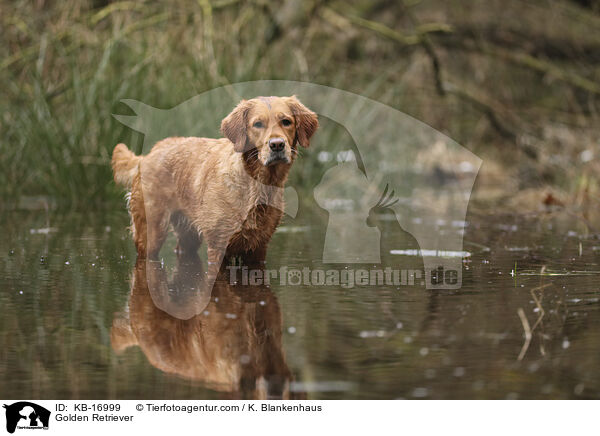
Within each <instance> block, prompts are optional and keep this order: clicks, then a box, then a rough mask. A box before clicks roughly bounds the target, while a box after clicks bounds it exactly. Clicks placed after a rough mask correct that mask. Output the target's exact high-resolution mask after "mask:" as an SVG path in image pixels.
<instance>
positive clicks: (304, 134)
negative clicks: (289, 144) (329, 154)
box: [287, 95, 319, 148]
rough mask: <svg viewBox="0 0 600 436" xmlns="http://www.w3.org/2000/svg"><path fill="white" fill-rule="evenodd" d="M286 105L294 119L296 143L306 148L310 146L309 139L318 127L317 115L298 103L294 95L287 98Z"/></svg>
mask: <svg viewBox="0 0 600 436" xmlns="http://www.w3.org/2000/svg"><path fill="white" fill-rule="evenodd" d="M287 104H288V106H289V108H290V109H291V110H292V113H293V114H294V118H295V119H296V141H297V142H298V144H300V145H301V146H302V147H305V148H306V147H308V146H309V145H310V138H311V137H312V135H313V134H314V133H315V132H316V130H317V128H318V127H319V120H318V119H317V114H316V113H314V112H313V111H311V110H310V109H309V108H307V107H306V106H304V105H303V104H302V103H300V100H298V99H297V98H296V96H295V95H292V96H291V97H288V98H287Z"/></svg>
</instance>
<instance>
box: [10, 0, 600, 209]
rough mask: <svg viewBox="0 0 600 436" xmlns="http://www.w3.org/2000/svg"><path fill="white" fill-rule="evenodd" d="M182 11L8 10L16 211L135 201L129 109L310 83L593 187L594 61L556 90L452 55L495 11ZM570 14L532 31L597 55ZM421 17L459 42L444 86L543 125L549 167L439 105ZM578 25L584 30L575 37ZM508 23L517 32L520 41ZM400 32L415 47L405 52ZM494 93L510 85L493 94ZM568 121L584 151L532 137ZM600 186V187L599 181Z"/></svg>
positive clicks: (260, 6) (353, 7)
mask: <svg viewBox="0 0 600 436" xmlns="http://www.w3.org/2000/svg"><path fill="white" fill-rule="evenodd" d="M169 4H170V6H169V7H168V8H167V7H166V6H165V5H164V4H161V3H159V2H155V1H144V2H130V1H118V2H108V1H105V0H94V1H92V0H90V1H75V0H65V1H63V2H37V3H36V2H29V1H25V0H20V1H16V2H8V1H6V0H0V7H1V9H2V10H3V12H4V13H3V14H2V18H1V20H2V21H1V26H2V30H3V31H2V36H0V41H1V45H0V82H1V83H2V84H3V86H2V87H3V93H2V98H1V99H0V111H1V113H2V116H1V118H0V126H1V132H2V134H1V136H0V207H1V208H9V209H10V208H13V207H14V206H15V205H18V204H19V203H20V202H21V201H22V199H23V198H24V197H27V196H46V197H48V198H50V199H52V202H53V203H56V204H58V205H59V206H61V207H73V208H90V207H93V208H101V207H103V206H105V205H107V204H109V205H110V204H111V203H113V202H115V201H120V198H121V193H120V190H119V189H118V188H116V187H115V186H114V184H113V183H112V181H111V180H112V178H111V171H110V166H109V160H110V154H111V151H112V148H113V147H114V145H115V144H116V143H118V142H126V143H127V144H128V145H129V146H131V147H133V148H134V149H137V150H139V149H141V143H142V141H143V137H142V136H141V135H140V134H139V133H136V132H133V131H131V130H130V129H128V128H126V127H124V126H123V125H121V124H120V123H119V122H118V121H117V120H115V119H114V118H113V117H112V114H113V113H116V114H126V115H127V114H132V112H131V110H130V109H129V108H128V107H127V106H125V105H124V104H121V103H119V101H120V100H121V99H136V100H140V101H143V102H144V103H146V104H149V105H152V106H155V107H159V108H170V107H173V106H175V105H177V104H179V103H181V102H183V101H185V100H187V99H189V98H191V97H193V96H195V95H198V94H199V93H201V92H203V91H207V90H209V89H213V88H215V87H218V86H223V85H226V84H228V83H235V82H241V81H249V80H261V79H285V80H298V81H309V82H313V83H318V84H324V85H328V86H333V87H337V88H340V89H344V90H348V91H351V92H355V93H358V94H361V95H364V96H367V97H371V98H374V99H377V100H379V101H382V102H384V103H386V104H389V105H391V106H393V107H396V108H398V109H400V110H402V111H404V112H407V113H409V114H411V115H413V116H415V117H417V118H419V119H422V120H424V121H425V122H427V123H428V124H430V125H432V127H434V128H436V129H438V130H440V131H442V132H443V133H446V134H447V135H449V136H450V137H452V138H454V139H456V140H457V141H458V142H459V143H461V144H464V145H465V146H467V147H468V148H470V149H472V150H473V151H475V152H476V153H478V154H480V155H483V156H484V157H487V158H488V159H494V160H498V161H500V162H503V163H504V164H506V168H507V171H508V169H510V168H514V174H515V177H520V174H523V173H527V171H529V172H530V173H528V174H531V172H532V171H533V174H535V176H534V177H533V179H535V180H542V181H547V180H546V179H547V177H546V176H547V173H548V172H550V173H553V174H556V176H555V177H554V176H553V177H550V183H557V184H559V185H561V186H563V187H565V188H566V189H571V188H573V189H577V186H571V185H576V182H574V181H573V180H574V178H572V177H570V174H571V173H570V172H569V171H573V172H574V173H576V174H579V170H580V166H578V163H577V159H576V157H577V155H578V153H579V151H580V150H581V149H587V148H589V147H591V145H593V144H594V136H593V131H594V130H593V129H594V126H595V125H597V120H596V118H597V116H596V115H595V113H596V112H594V111H593V110H588V108H589V107H592V108H593V107H596V106H595V105H597V103H598V100H597V96H593V95H592V96H588V95H582V94H581V93H582V92H583V91H582V90H581V89H577V86H576V85H577V83H580V82H581V80H583V79H582V77H583V75H586V74H587V77H588V79H586V80H589V79H592V78H594V77H598V76H597V74H598V69H597V67H596V65H595V64H593V63H592V64H589V65H588V64H586V63H585V62H583V61H587V59H585V58H584V59H581V61H582V62H580V63H582V65H583V66H582V72H577V71H575V69H576V67H577V68H578V67H579V64H578V63H576V62H570V61H569V60H566V61H564V60H563V61H561V62H562V63H561V64H557V65H559V66H560V67H563V66H566V68H568V69H569V71H570V73H569V75H564V77H567V79H569V78H571V77H576V79H577V80H576V81H575V85H573V84H572V83H568V81H567V82H565V80H564V77H563V78H562V79H561V77H560V75H558V76H559V77H558V79H559V80H558V82H556V81H555V82H552V86H551V87H549V86H548V85H547V84H546V83H544V82H543V81H541V80H540V72H539V71H535V70H532V69H529V70H528V69H527V66H523V65H513V64H511V63H510V62H506V61H505V60H502V59H493V58H492V59H491V58H490V55H489V54H488V53H484V54H481V53H474V52H470V51H469V50H466V51H464V50H463V49H462V48H460V44H459V48H456V47H454V46H452V44H450V45H448V46H447V45H446V43H447V42H448V41H452V40H451V39H448V38H451V35H450V36H448V32H447V30H448V29H450V30H451V31H452V32H454V31H455V30H460V29H461V26H464V27H465V28H470V26H471V27H472V25H474V24H477V25H481V26H486V25H488V24H490V23H491V24H494V23H495V21H494V20H495V18H494V16H495V15H494V8H493V7H489V6H485V5H480V4H478V3H477V2H475V3H474V4H473V5H472V7H473V8H478V10H479V11H480V12H482V11H483V12H486V11H487V9H488V8H489V12H488V13H487V15H486V14H484V19H482V20H480V21H477V22H475V23H474V22H473V21H472V20H474V18H473V17H471V16H469V15H466V14H465V15H458V16H457V13H456V10H457V9H453V8H452V6H451V4H445V3H439V4H436V3H435V2H433V3H427V4H420V3H419V2H410V6H408V9H404V8H399V7H393V6H390V5H388V4H386V3H385V2H374V3H372V2H365V1H359V0H357V1H354V2H352V4H350V5H348V4H346V6H345V7H344V8H342V7H341V6H342V3H339V4H337V3H336V2H326V3H325V2H314V3H310V2H307V3H301V2H298V5H300V4H301V5H302V6H296V7H294V6H293V4H292V2H285V3H284V4H283V5H273V4H270V3H267V2H262V1H236V0H221V1H209V0H198V1H197V2H193V1H187V0H176V1H174V2H171V3H169ZM567 5H568V6H567ZM313 6H314V7H313ZM498 7H501V8H508V9H510V13H518V12H519V11H521V9H522V11H521V12H522V13H523V14H526V17H525V18H527V19H534V18H539V20H538V21H540V22H542V21H544V16H545V15H544V14H545V13H546V12H544V9H543V8H539V7H531V8H521V5H520V4H519V3H518V2H517V3H514V4H512V3H511V5H510V7H506V6H498ZM520 8H521V9H520ZM561 8H562V9H561ZM561 8H558V9H557V11H554V14H555V15H553V16H558V17H559V18H555V19H557V20H559V21H560V24H561V25H562V26H563V27H564V26H566V27H567V28H568V29H569V30H568V32H567V31H564V32H563V33H559V30H560V29H561V28H562V27H557V29H558V30H557V33H556V35H553V34H551V35H548V34H547V33H548V32H549V31H548V30H547V29H546V28H545V27H540V29H532V30H531V31H532V32H533V33H534V34H535V35H536V37H537V38H539V39H540V41H544V38H546V39H547V40H548V41H550V42H552V41H553V38H558V37H564V38H566V40H567V41H571V40H573V41H578V42H581V44H582V45H592V44H594V43H596V42H597V41H596V40H597V39H598V38H596V37H595V36H593V32H587V31H586V29H588V28H592V27H594V26H595V24H597V23H598V22H599V21H598V19H597V17H596V16H595V15H594V14H592V13H589V14H584V15H585V18H586V19H585V20H578V18H577V17H579V18H580V17H581V16H582V14H581V11H580V10H579V9H573V6H570V4H569V3H568V2H565V3H564V4H563V5H562V6H561ZM407 10H411V11H412V12H411V15H408V14H406V13H405V12H406V11H407ZM344 11H347V12H348V13H349V14H350V15H348V17H356V16H359V15H360V16H361V17H363V18H364V20H368V21H364V20H363V21H361V20H357V19H355V18H352V19H349V18H348V17H344V14H343V12H344ZM564 11H567V12H568V13H566V12H564ZM574 11H575V12H577V13H576V14H575V12H574ZM561 14H562V15H561ZM409 16H413V20H414V16H416V17H417V19H418V20H419V22H420V23H422V24H427V23H431V22H433V24H434V25H435V24H436V23H435V22H434V21H435V20H440V22H441V24H442V26H441V28H443V29H446V30H444V32H442V33H443V35H441V36H438V35H437V34H432V37H431V40H432V41H433V42H434V44H436V50H437V52H438V55H439V56H440V58H441V62H442V65H443V68H444V78H445V79H446V80H450V81H452V82H453V83H454V84H459V85H464V86H469V87H472V88H474V89H475V90H476V91H478V92H471V91H470V92H469V95H472V96H476V97H477V98H479V97H481V99H482V101H484V102H486V104H488V103H489V104H490V105H491V106H490V107H491V108H492V109H494V110H495V109H498V113H499V114H500V118H501V119H502V120H503V121H504V118H506V119H507V120H512V119H514V118H519V117H521V121H523V120H525V121H526V122H527V123H530V125H524V124H517V125H516V127H515V128H516V129H517V133H518V135H519V138H521V135H529V136H528V137H531V138H533V139H530V141H534V142H535V147H537V148H538V150H542V153H541V156H542V157H540V158H539V161H531V160H527V159H525V162H523V156H522V154H521V153H520V152H519V151H518V148H517V149H515V148H514V144H510V140H507V139H506V138H503V137H502V135H499V134H498V132H497V131H495V130H494V126H493V125H492V124H491V123H490V122H488V121H487V120H486V109H485V108H484V109H483V110H482V109H481V106H478V105H477V104H475V105H474V104H472V102H471V101H465V100H464V99H462V100H461V98H459V94H456V95H453V94H450V95H447V96H445V97H441V96H439V95H437V94H436V90H435V85H434V81H433V75H432V70H431V66H430V61H429V59H428V56H427V52H426V50H424V49H423V48H422V47H421V46H420V44H419V43H418V41H419V39H418V38H417V39H415V37H414V35H415V34H416V33H415V32H417V31H418V30H417V31H416V30H415V29H420V28H423V27H419V26H416V27H415V23H412V22H411V20H409V19H408V17H409ZM573 16H574V17H575V19H574V18H573ZM352 20H354V21H352ZM525 21H527V20H525ZM372 23H379V24H376V25H372ZM569 23H576V24H577V25H571V26H570V27H569ZM446 24H447V25H446ZM503 25H505V26H506V27H507V29H506V30H507V32H511V31H513V29H511V28H510V26H509V25H508V24H504V23H503ZM425 28H427V26H425ZM429 28H435V26H433V27H432V26H431V25H429ZM382 29H383V30H382ZM389 29H392V30H391V32H390V31H389ZM563 30H564V29H563ZM518 31H522V29H521V30H518ZM378 32H379V33H378ZM394 32H396V33H394ZM565 32H566V33H565ZM400 34H402V35H404V36H407V37H406V38H404V37H403V38H396V36H395V35H400ZM386 35H388V36H386ZM389 35H393V36H394V38H396V39H393V38H390V37H389ZM411 35H413V36H411ZM517 35H518V33H517ZM444 38H447V39H444ZM475 39H476V38H475ZM415 41H417V43H414V42H415ZM536 65H537V64H536ZM553 68H554V67H553ZM557 68H558V67H557ZM552 71H554V70H552ZM552 71H551V73H552ZM475 72H477V74H474V73H475ZM551 75H552V74H550V76H551ZM594 75H595V76H594ZM458 79H460V80H458ZM488 80H491V81H493V82H494V83H504V84H505V85H506V86H500V87H489V86H488V85H486V83H489V82H487V81H488ZM561 80H562V82H561ZM578 81H579V82H578ZM584 82H585V81H584ZM585 83H587V82H585ZM564 101H568V102H569V104H568V105H564V104H562V103H561V102H564ZM586 105H587V106H586ZM504 114H508V115H506V116H504ZM557 119H560V120H561V121H564V123H563V124H560V126H561V128H564V129H566V131H568V132H569V134H571V135H575V136H577V135H578V134H580V133H581V137H582V138H584V140H573V141H572V142H571V143H569V144H568V146H567V147H565V144H564V143H562V142H560V141H559V142H557V140H556V139H555V138H554V139H553V138H551V139H546V138H544V137H543V136H535V135H530V133H529V131H530V130H531V129H529V127H532V126H533V127H535V128H539V129H541V130H542V131H543V129H544V128H545V126H552V127H555V126H556V120H557ZM574 120H575V121H576V122H575V121H574ZM569 123H571V124H569ZM573 123H574V124H573ZM533 127H532V128H533ZM521 129H522V131H521ZM590 132H592V133H590ZM322 135H324V138H326V141H327V143H328V145H329V146H331V147H332V148H333V149H335V147H337V146H338V144H337V143H338V142H339V140H340V138H342V137H343V135H344V133H343V129H339V128H338V129H334V128H332V130H331V132H329V133H322ZM520 140H521V139H519V141H520ZM590 144H591V145H590ZM506 150H512V151H511V152H509V153H507V152H506ZM546 151H548V152H546ZM552 153H562V155H563V157H564V158H565V161H566V163H564V164H563V163H560V168H559V170H557V166H556V164H555V163H552V162H554V161H550V160H549V158H548V159H546V155H551V154H552ZM304 159H306V165H305V167H303V168H302V169H301V170H299V171H296V172H297V175H294V176H293V177H296V178H297V181H302V182H303V183H305V184H307V185H309V186H311V185H314V184H316V183H317V182H318V180H319V179H320V177H321V175H322V172H323V168H321V167H320V166H319V165H320V164H319V163H318V162H317V160H316V154H315V153H305V155H304ZM544 159H546V161H544ZM565 168H566V169H567V171H563V170H564V169H565ZM586 174H590V177H591V178H592V179H593V178H594V177H595V176H594V175H593V174H595V173H594V172H593V171H591V170H590V171H587V172H586ZM527 177H529V178H531V176H529V175H528V176H527ZM596 184H597V183H596V182H595V180H592V181H591V185H594V186H596Z"/></svg>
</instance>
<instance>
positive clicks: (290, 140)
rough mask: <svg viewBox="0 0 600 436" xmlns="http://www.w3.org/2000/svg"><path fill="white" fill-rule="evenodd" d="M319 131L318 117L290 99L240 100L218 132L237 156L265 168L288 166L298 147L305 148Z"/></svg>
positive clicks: (293, 97)
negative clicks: (232, 147)
mask: <svg viewBox="0 0 600 436" xmlns="http://www.w3.org/2000/svg"><path fill="white" fill-rule="evenodd" d="M317 127H319V122H318V120H317V115H316V114H315V113H314V112H312V111H311V110H309V109H308V108H307V107H306V106H304V105H303V104H302V103H300V101H299V100H298V99H297V98H296V96H292V97H257V98H253V99H252V100H242V101H241V102H240V103H239V104H238V105H237V107H236V108H235V109H234V110H233V111H232V112H231V113H230V114H229V115H227V117H226V118H225V119H224V120H223V122H222V123H221V132H222V133H223V135H224V136H225V137H227V138H228V139H229V140H230V141H231V142H233V145H234V148H235V150H236V151H238V152H243V153H248V155H249V156H250V157H256V158H257V159H258V160H259V161H260V162H261V163H262V164H263V165H264V166H272V165H277V164H290V163H292V161H293V160H294V158H295V157H296V154H297V146H298V145H301V146H302V147H308V146H309V144H310V138H311V136H312V135H313V134H314V133H315V131H316V130H317Z"/></svg>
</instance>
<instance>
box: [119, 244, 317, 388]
mask: <svg viewBox="0 0 600 436" xmlns="http://www.w3.org/2000/svg"><path fill="white" fill-rule="evenodd" d="M228 279H229V272H228V271H226V270H224V269H221V270H220V272H219V275H218V277H217V280H216V281H215V283H214V287H212V288H213V289H212V295H213V297H214V298H211V299H210V301H209V302H208V304H207V305H206V307H205V308H204V309H203V311H202V312H200V314H198V315H196V316H193V317H190V318H189V319H178V318H174V317H173V316H171V315H169V314H168V313H166V312H165V311H163V310H161V309H160V308H159V307H157V305H156V301H157V299H158V300H165V299H168V300H171V302H170V304H168V306H169V307H170V308H171V309H172V310H177V307H178V308H179V311H181V312H185V311H187V306H188V305H189V304H190V302H191V303H192V304H193V301H194V300H195V299H197V298H198V293H199V292H200V293H202V291H200V290H201V289H203V288H204V283H203V281H204V280H205V275H204V273H203V269H202V263H201V261H200V258H199V257H198V256H197V255H195V256H194V255H193V254H192V255H190V256H186V257H185V260H181V257H180V258H178V260H177V269H176V271H175V274H174V276H173V279H172V280H168V278H167V272H166V270H165V269H164V268H163V267H162V266H161V264H160V263H159V262H147V261H146V260H145V259H141V258H140V259H138V261H137V263H136V265H135V267H134V270H133V280H132V284H131V294H130V297H129V307H128V310H127V311H126V312H124V313H120V314H116V316H115V318H114V320H113V325H112V329H111V343H112V347H113V349H114V350H115V351H116V352H118V353H120V352H122V351H124V350H125V349H127V348H129V347H133V346H138V347H139V348H140V349H141V350H142V352H143V353H144V354H145V356H146V357H147V359H148V361H149V362H150V363H151V364H152V365H153V366H155V367H156V368H158V369H160V370H161V371H164V372H166V373H168V374H174V375H177V376H179V377H182V378H185V379H189V380H195V381H199V382H201V383H202V384H204V385H205V386H206V387H208V388H210V389H213V390H216V391H219V392H228V393H230V394H231V395H232V398H252V399H270V398H286V399H289V398H297V399H300V398H303V396H305V394H304V393H302V392H290V382H292V381H293V378H292V373H291V371H290V369H289V368H288V365H287V363H286V360H285V352H284V350H283V347H282V323H283V321H282V316H281V310H280V306H279V303H278V301H277V297H276V296H275V295H274V294H273V292H272V291H271V290H270V289H269V288H268V287H267V286H265V285H260V286H243V285H241V284H231V283H229V280H228ZM179 311H178V312H179Z"/></svg>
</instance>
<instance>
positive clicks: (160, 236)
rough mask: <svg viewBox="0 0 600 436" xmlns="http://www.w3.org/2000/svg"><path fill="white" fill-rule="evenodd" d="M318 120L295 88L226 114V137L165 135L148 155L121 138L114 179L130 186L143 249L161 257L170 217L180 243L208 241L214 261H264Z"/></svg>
mask: <svg viewBox="0 0 600 436" xmlns="http://www.w3.org/2000/svg"><path fill="white" fill-rule="evenodd" d="M318 126H319V123H318V120H317V115H316V114H315V113H314V112H312V111H310V110H309V109H307V108H306V107H305V106H304V105H303V104H302V103H300V101H299V100H298V99H297V98H296V96H292V97H257V98H254V99H251V100H242V101H241V102H240V103H239V104H238V105H237V107H236V108H235V109H234V110H233V111H232V112H231V113H230V114H229V115H228V116H227V117H226V118H225V119H224V120H223V121H222V123H221V132H222V133H223V135H224V136H225V138H221V139H209V138H195V137H188V138H183V137H172V138H167V139H164V140H162V141H160V142H158V143H157V144H156V145H154V147H153V148H152V150H151V151H150V153H149V154H148V155H146V156H136V155H135V154H134V153H132V152H131V151H130V150H129V149H128V148H127V146H125V145H124V144H118V145H117V146H116V147H115V149H114V151H113V155H112V168H113V173H114V178H115V181H116V182H117V183H119V184H122V185H124V186H126V187H130V188H131V194H130V197H129V210H130V213H131V217H132V230H133V238H134V241H135V244H136V248H137V252H138V256H139V257H147V258H148V259H156V258H158V254H159V251H160V248H161V246H162V244H163V242H164V240H165V238H166V236H167V232H168V228H169V224H172V225H173V227H174V229H175V233H176V234H177V239H178V249H179V250H181V251H183V252H185V251H195V250H197V249H198V247H199V246H200V244H201V241H202V240H205V241H206V244H207V250H208V261H209V264H214V265H220V264H221V261H222V260H223V257H224V256H237V255H250V256H251V257H252V258H253V259H255V260H258V261H264V258H265V256H266V248H267V245H268V243H269V240H270V239H271V236H272V235H273V232H274V231H275V229H276V227H277V225H278V224H279V221H280V220H281V216H282V214H283V189H282V187H283V185H284V184H285V182H286V180H287V177H288V173H289V171H290V167H291V165H292V163H293V162H294V159H295V158H296V156H297V155H298V146H302V147H308V146H309V143H310V139H311V137H312V136H313V134H314V133H315V131H316V130H317V128H318Z"/></svg>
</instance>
